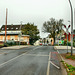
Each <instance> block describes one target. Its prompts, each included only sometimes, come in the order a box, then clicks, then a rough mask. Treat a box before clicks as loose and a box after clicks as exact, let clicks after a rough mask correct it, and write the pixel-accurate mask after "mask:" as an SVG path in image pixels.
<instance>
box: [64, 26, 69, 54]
mask: <svg viewBox="0 0 75 75" xmlns="http://www.w3.org/2000/svg"><path fill="white" fill-rule="evenodd" d="M64 27H65V28H66V32H67V54H68V34H69V33H68V29H69V28H70V25H69V26H68V27H66V26H65V25H64Z"/></svg>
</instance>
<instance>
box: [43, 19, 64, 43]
mask: <svg viewBox="0 0 75 75" xmlns="http://www.w3.org/2000/svg"><path fill="white" fill-rule="evenodd" d="M63 25H64V24H63V19H60V20H58V21H57V20H55V19H54V18H51V19H50V20H49V21H47V22H44V23H43V28H42V30H43V32H47V33H50V34H51V36H50V37H52V38H54V42H55V35H56V33H57V34H59V33H60V32H61V30H62V26H63Z"/></svg>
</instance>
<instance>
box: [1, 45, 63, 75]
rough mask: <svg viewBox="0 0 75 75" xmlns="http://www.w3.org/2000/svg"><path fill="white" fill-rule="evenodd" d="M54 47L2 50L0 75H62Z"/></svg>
mask: <svg viewBox="0 0 75 75" xmlns="http://www.w3.org/2000/svg"><path fill="white" fill-rule="evenodd" d="M58 57H59V56H58V52H57V51H56V50H54V48H53V46H31V47H28V48H23V49H19V50H0V75H62V72H61V68H60V61H59V58H58Z"/></svg>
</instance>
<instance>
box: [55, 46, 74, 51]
mask: <svg viewBox="0 0 75 75" xmlns="http://www.w3.org/2000/svg"><path fill="white" fill-rule="evenodd" d="M54 49H57V50H59V49H60V50H64V49H67V46H54ZM68 49H71V46H68ZM73 49H75V47H73Z"/></svg>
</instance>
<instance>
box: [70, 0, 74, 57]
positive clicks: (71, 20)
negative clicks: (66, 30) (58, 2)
mask: <svg viewBox="0 0 75 75" xmlns="http://www.w3.org/2000/svg"><path fill="white" fill-rule="evenodd" d="M69 3H70V8H71V56H72V54H73V9H72V4H71V1H70V0H69Z"/></svg>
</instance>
